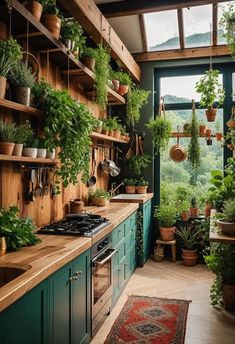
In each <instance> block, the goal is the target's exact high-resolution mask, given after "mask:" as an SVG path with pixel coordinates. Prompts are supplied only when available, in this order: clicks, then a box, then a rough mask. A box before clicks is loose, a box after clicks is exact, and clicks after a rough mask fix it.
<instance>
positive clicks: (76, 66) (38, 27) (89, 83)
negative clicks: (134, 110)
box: [0, 0, 125, 105]
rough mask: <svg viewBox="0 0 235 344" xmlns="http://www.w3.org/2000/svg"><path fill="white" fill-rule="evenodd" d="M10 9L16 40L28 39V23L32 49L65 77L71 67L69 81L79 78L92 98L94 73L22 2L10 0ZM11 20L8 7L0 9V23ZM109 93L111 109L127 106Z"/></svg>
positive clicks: (5, 5)
mask: <svg viewBox="0 0 235 344" xmlns="http://www.w3.org/2000/svg"><path fill="white" fill-rule="evenodd" d="M3 3H4V2H3ZM11 5H12V8H13V13H12V18H13V20H14V28H13V29H14V32H13V36H15V37H18V38H26V23H27V20H28V22H29V43H30V45H31V46H32V47H34V48H35V49H36V50H37V51H40V53H41V54H48V55H49V59H50V61H51V62H53V63H54V64H56V65H57V66H58V67H59V68H60V69H61V70H62V71H64V74H66V73H68V68H67V67H68V64H69V69H70V71H69V73H70V78H78V80H79V84H80V85H81V86H82V88H83V90H84V92H85V93H87V94H88V96H90V97H93V89H94V80H95V77H94V73H93V72H92V71H91V70H90V69H89V68H87V67H86V66H84V64H83V63H82V62H81V61H79V60H77V59H76V58H75V56H74V55H73V54H72V53H71V52H69V51H68V49H67V48H66V47H65V46H64V45H63V44H62V43H61V42H60V41H59V40H57V39H56V38H55V37H54V36H53V35H52V34H51V33H50V32H49V31H48V30H47V29H46V28H45V26H44V25H42V23H41V22H39V21H37V20H36V19H35V18H34V16H33V15H32V14H31V13H30V12H29V11H27V10H26V8H25V7H24V6H23V5H22V4H21V3H19V1H17V0H11ZM8 17H9V13H8V9H7V4H6V3H5V4H3V5H0V20H2V21H3V22H4V21H6V18H8ZM7 24H8V22H7ZM107 89H108V104H109V105H122V104H125V98H123V97H121V96H120V95H119V94H117V93H116V92H114V91H113V90H112V89H111V88H109V87H107Z"/></svg>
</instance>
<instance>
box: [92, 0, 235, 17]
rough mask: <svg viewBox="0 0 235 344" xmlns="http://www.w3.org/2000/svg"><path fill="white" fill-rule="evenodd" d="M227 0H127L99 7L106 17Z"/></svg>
mask: <svg viewBox="0 0 235 344" xmlns="http://www.w3.org/2000/svg"><path fill="white" fill-rule="evenodd" d="M225 1H227V0H181V1H179V0H167V1H166V0H145V1H143V0H135V1H130V0H125V1H117V2H108V3H106V4H100V5H99V6H98V7H99V9H100V10H101V12H102V13H103V15H104V16H105V17H106V18H111V17H123V16H131V15H134V14H143V13H150V12H159V11H168V10H173V9H179V8H185V7H193V6H200V5H207V4H216V3H218V2H225ZM229 1H231V0H229Z"/></svg>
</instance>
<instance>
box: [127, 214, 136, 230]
mask: <svg viewBox="0 0 235 344" xmlns="http://www.w3.org/2000/svg"><path fill="white" fill-rule="evenodd" d="M135 227H136V213H134V214H132V215H131V216H129V217H128V218H127V220H126V235H128V234H129V233H130V232H131V231H132V230H135Z"/></svg>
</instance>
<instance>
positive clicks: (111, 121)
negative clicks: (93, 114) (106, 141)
mask: <svg viewBox="0 0 235 344" xmlns="http://www.w3.org/2000/svg"><path fill="white" fill-rule="evenodd" d="M104 124H105V126H106V128H108V130H120V129H121V123H120V119H119V118H118V117H116V116H114V117H108V118H107V119H106V120H104Z"/></svg>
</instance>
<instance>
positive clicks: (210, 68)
mask: <svg viewBox="0 0 235 344" xmlns="http://www.w3.org/2000/svg"><path fill="white" fill-rule="evenodd" d="M212 69H213V68H212V24H211V23H210V67H209V70H210V71H212Z"/></svg>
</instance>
